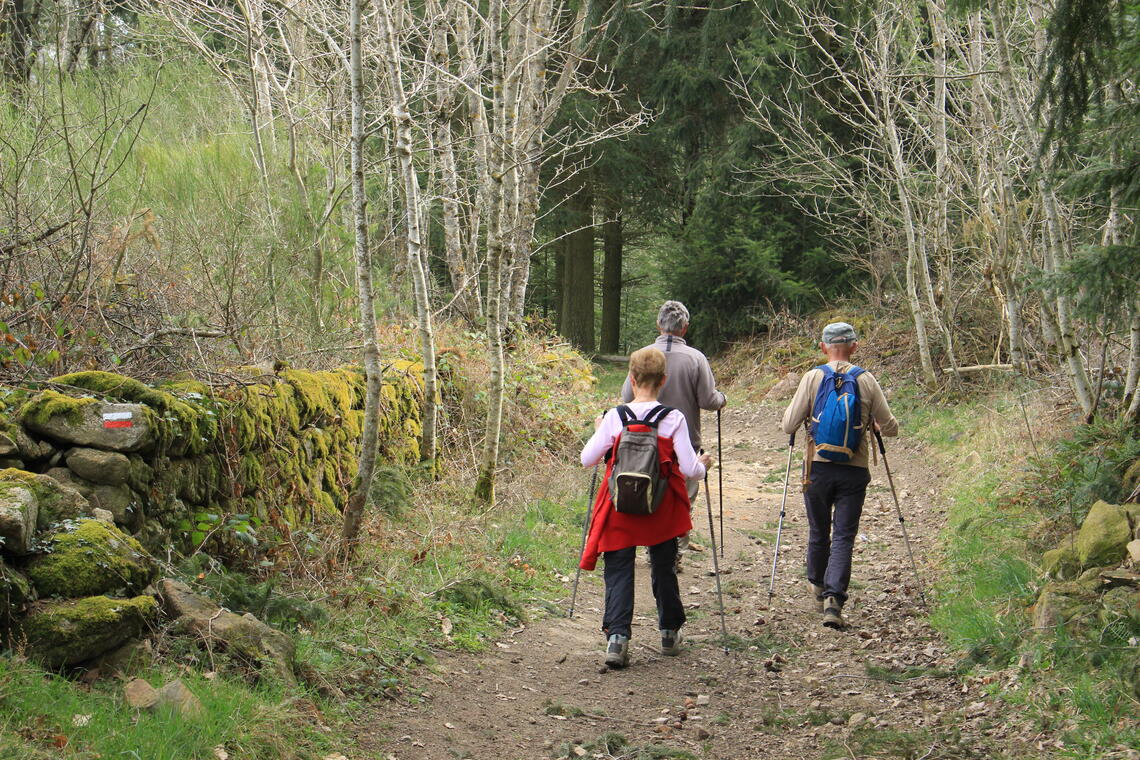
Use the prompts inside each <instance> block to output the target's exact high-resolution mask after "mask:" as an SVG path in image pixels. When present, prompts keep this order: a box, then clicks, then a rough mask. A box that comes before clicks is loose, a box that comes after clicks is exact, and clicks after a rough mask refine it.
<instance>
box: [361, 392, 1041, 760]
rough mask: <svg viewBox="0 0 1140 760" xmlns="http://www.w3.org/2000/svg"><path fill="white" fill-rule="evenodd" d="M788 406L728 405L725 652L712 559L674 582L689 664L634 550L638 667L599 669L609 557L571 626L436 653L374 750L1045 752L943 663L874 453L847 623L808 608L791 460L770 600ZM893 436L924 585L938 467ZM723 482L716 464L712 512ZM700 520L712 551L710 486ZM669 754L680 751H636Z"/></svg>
mask: <svg viewBox="0 0 1140 760" xmlns="http://www.w3.org/2000/svg"><path fill="white" fill-rule="evenodd" d="M780 412H781V408H778V407H777V406H774V405H752V406H747V407H743V408H734V409H729V410H726V411H725V414H724V418H723V423H724V429H723V438H724V463H725V473H724V476H725V477H724V481H725V492H724V519H725V547H724V548H725V551H724V559H723V560H722V561H721V576H722V584H723V588H724V593H725V597H724V598H725V606H726V611H727V615H728V631H729V635H730V637H731V641H732V649H731V651H730V653H729V654H728V655H727V656H726V655H725V654H724V653H723V651H722V649H721V634H720V621H719V618H718V615H717V609H718V608H717V598H716V586H715V578H714V577H713V575H712V558H711V554H710V552H709V551H704V552H702V553H697V554H690V555H689V556H688V557H687V558H686V560H687V562H686V566H685V568H684V571H683V573H682V575H681V593H682V597H683V599H684V601H685V604H686V608H687V610H688V612H689V622H688V624H687V625H686V628H685V634H686V645H687V649H686V651H685V652H684V653H683V654H682V655H681V656H680V657H676V658H672V657H665V656H663V655H661V654H660V651H659V643H660V641H659V639H658V636H657V631H656V618H655V613H654V607H653V597H652V594H651V593H650V591H649V585H648V577H649V572H648V567H647V566H646V565H645V564H644V562H643V560H641V559H640V558H639V560H638V567H637V575H638V589H637V608H636V615H635V619H634V631H633V638H632V642H631V644H632V654H633V661H632V664H631V666H630V667H629V668H627V669H625V670H622V671H605V669H604V668H602V667H601V659H602V648H603V643H604V642H603V638H602V634H601V632H600V630H599V628H600V624H601V622H600V621H601V611H600V610H601V606H602V584H601V563H599V570H598V571H597V572H595V573H584V574H583V582H582V585H581V587H580V588H579V597H578V610H579V612H576V613H575V616H574V619H572V620H566V619H565V618H550V619H543V620H538V621H536V622H534V623H532V624H530V625H528V626H526V627H525V628H522V629H520V630H516V631H513V632H509V633H508V634H505V635H504V637H503V638H502V639H501V640H500V641H499V642H497V644H496V646H495V647H494V648H493V649H492V650H491V651H490V652H487V653H485V654H483V655H480V656H477V657H476V656H471V655H463V654H450V653H445V654H442V655H441V656H440V659H439V663H438V669H437V672H436V673H435V674H433V675H426V676H425V679H426V680H425V687H426V688H427V689H428V691H429V692H430V695H431V696H430V698H429V699H428V700H426V701H425V702H423V703H415V704H409V703H402V702H392V703H387V704H386V705H384V706H382V707H380V709H379V710H378V711H377V712H375V713H372V714H370V715H368V716H366V717H363V716H362V719H361V724H360V725H359V731H360V734H359V736H360V738H361V741H362V743H363V744H364V745H365V746H366V747H367V748H369V749H371V750H373V751H374V752H375V753H376V756H377V757H382V758H396V759H397V760H411V759H412V758H417V759H418V758H427V759H428V760H437V759H439V760H449V759H451V758H472V759H473V760H524V759H525V760H538V759H539V758H557V757H562V756H566V755H567V752H569V757H572V758H573V757H599V758H609V757H619V756H622V755H623V754H624V755H626V756H637V755H633V754H632V753H633V751H634V749H635V748H637V747H645V746H648V745H656V746H658V747H663V748H673V749H677V750H686V751H687V752H689V753H691V756H692V757H698V758H720V759H723V760H736V759H738V758H739V759H740V760H744V759H745V758H756V757H766V758H819V757H852V758H856V757H857V758H863V757H883V758H886V757H903V758H967V757H977V758H990V757H998V756H1001V755H1005V754H1007V753H1008V754H1009V755H1010V756H1017V757H1036V756H1042V754H1043V753H1042V750H1041V747H1042V745H1041V744H1039V743H1038V741H1033V742H1032V743H1031V744H1027V743H1026V742H1025V736H1024V732H1023V731H1016V730H1015V729H1014V728H1012V726H1011V723H1012V722H1013V721H1012V719H1011V716H1009V715H1006V714H1003V708H1002V707H1001V706H1000V704H996V703H994V702H991V701H990V700H989V699H988V698H986V696H985V689H986V684H985V683H982V681H981V679H974V680H973V681H970V680H967V681H966V682H963V681H961V680H959V679H956V678H953V677H948V675H947V674H946V671H948V670H950V669H951V668H952V667H953V665H954V660H955V655H953V654H952V653H949V652H948V651H947V648H946V645H945V643H944V642H943V641H942V640H941V639H940V637H939V636H938V634H937V633H936V632H934V631H933V630H932V629H931V627H930V626H929V625H928V624H927V622H926V618H925V615H924V613H923V611H922V609H921V607H920V606H919V604H918V595H917V593H916V590H915V584H914V576H913V573H912V572H911V569H910V565H909V560H908V559H907V555H906V549H905V546H904V544H903V541H902V536H901V533H900V531H899V525H898V520H897V517H896V515H895V511H894V505H893V502H892V501H891V495H890V491H889V489H888V487H887V480H886V474H885V471H884V470H883V468H882V465H881V464H880V465H879V467H877V468H873V477H874V480H873V481H872V484H871V487H870V489H869V491H868V497H867V503H866V506H865V508H864V514H863V520H862V523H861V526H860V530H861V532H860V535H859V537H858V539H857V541H856V547H855V560H854V570H853V573H852V581H853V582H852V590H851V600H850V601H849V603H848V606H847V608H846V610H845V614H846V615H847V617H848V620H849V623H850V626H849V628H848V629H847V630H845V631H842V632H837V631H833V630H830V629H827V628H824V627H822V626H821V625H820V624H819V616H818V615H817V614H816V613H814V612H812V611H810V610H809V604H808V601H807V595H806V594H805V593H804V586H805V583H804V581H803V580H802V567H803V554H804V546H805V543H806V538H807V525H806V520H805V518H804V517H803V515H802V512H803V508H802V502H801V497H800V493H799V489H798V488H797V487H795V477H796V470H797V468H798V465H797V466H793V476H792V477H793V484H792V487H791V488H790V489H789V495H788V512H787V515H788V516H787V519H786V521H785V524H784V532H783V538H782V541H781V549H780V559H779V570H778V573H777V583H776V595H775V598H774V599H773V602H772V605H771V608H770V609H769V608H768V606H767V604H766V602H767V589H768V583H769V569H770V567H771V562H772V541H773V540H774V536H775V524H776V519H777V517H778V515H779V504H780V496H781V493H782V489H783V477H784V470H785V466H786V463H787V456H786V452H787V438H786V437H785V436H783V435H782V434H781V433H780V432H779V430H778V427H777V423H778V419H779V414H780ZM715 425H716V421H715V417H712V416H711V415H706V418H705V420H704V429H705V431H710V432H711V434H710V432H706V433H705V436H706V439H710V440H713V441H714V444H715V440H714V439H713V436H714V435H715V432H714V431H715V429H716V428H715ZM888 443H893V445H891V446H890V448H888V455H889V457H890V462H891V467H892V472H893V473H894V476H895V485H896V488H897V489H898V493H899V497H900V500H901V502H902V506H903V510H904V513H905V514H906V515H907V529H908V531H909V533H910V537H911V542H912V545H913V546H914V550H915V555H916V558H917V560H918V564H919V570H920V572H921V573H922V574H923V576H924V577H923V580H924V581H925V582H926V583H927V584H929V583H930V582H931V581H932V580H933V578H932V577H931V575H930V573H931V571H930V569H929V566H928V564H927V562H926V555H927V553H928V551H929V550H930V549H931V547H932V546H933V543H934V541H935V539H936V536H937V533H938V531H939V530H940V529H941V527H942V526H943V524H944V522H945V511H944V508H943V507H942V502H941V496H940V493H939V476H938V474H937V473H936V472H935V471H934V470H933V468H931V467H930V466H929V465H927V464H926V463H925V462H924V460H923V457H922V455H921V454H922V452H921V451H920V450H919V449H918V448H916V445H915V444H913V443H908V442H907V441H906V440H905V438H904V439H902V440H900V441H896V442H888ZM714 479H715V472H714V474H713V475H712V476H710V483H711V484H712V507H713V511H714V514H715V513H716V511H717V498H716V486H715V482H713V481H714ZM583 482H584V483H585V482H588V481H587V480H586V479H585V478H583ZM694 523H695V524H697V525H698V526H699V538H700V540H701V543H703V544H705V545H707V544H708V541H707V533H708V518H707V515H706V509H705V501H704V496H703V493H702V496H701V498H700V502H699V507H698V509H697V510H696V511H695V512H694ZM568 596H569V587H568V588H567V597H568ZM686 704H688V706H687V707H686ZM559 713H561V714H559ZM678 726H679V727H678ZM607 733H614V734H620V735H621V736H622V737H624V739H625V740H626V741H628V742H629V746H627V747H626V748H625V749H624V750H623V751H613V752H605V751H603V750H602V749H600V748H599V745H598V744H597V740H598V739H599V737H601V736H603V735H604V734H607ZM1036 738H1037V739H1040V738H1041V737H1036ZM583 745H585V746H584V747H583ZM576 748H580V749H576ZM664 756H673V755H654V754H648V755H641V756H640V757H664Z"/></svg>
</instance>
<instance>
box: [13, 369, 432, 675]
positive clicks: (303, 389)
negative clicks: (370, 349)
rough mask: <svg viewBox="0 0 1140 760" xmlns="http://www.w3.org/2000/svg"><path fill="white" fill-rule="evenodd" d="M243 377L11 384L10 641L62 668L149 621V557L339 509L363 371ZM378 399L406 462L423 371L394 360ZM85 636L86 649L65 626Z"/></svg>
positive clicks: (354, 452)
mask: <svg viewBox="0 0 1140 760" xmlns="http://www.w3.org/2000/svg"><path fill="white" fill-rule="evenodd" d="M242 374H245V375H247V376H248V379H247V380H246V381H244V382H240V381H239V382H234V383H232V384H230V385H226V386H223V387H217V386H215V387H207V386H205V385H203V384H201V383H196V382H175V383H168V384H165V385H161V386H156V387H151V386H148V385H145V384H143V383H140V382H138V381H137V380H133V379H131V378H127V377H123V376H121V375H116V374H112V373H107V372H79V373H74V374H69V375H63V376H61V377H57V378H54V379H53V380H52V381H51V383H50V384H49V386H50V387H48V388H46V389H44V390H40V391H29V390H27V389H22V388H9V387H3V386H0V635H3V637H4V638H5V639H6V643H8V644H11V643H12V642H13V641H15V640H17V639H19V640H21V641H23V642H24V644H25V645H27V646H28V647H29V649H30V650H32V651H33V652H35V651H37V647H38V649H39V654H40V656H41V659H43V660H44V661H45V662H47V663H48V664H51V665H54V666H60V665H72V664H75V663H77V662H81V661H84V660H86V659H89V658H90V657H94V656H96V655H97V654H99V653H100V652H99V651H96V650H101V651H105V650H106V649H110V648H112V647H113V646H118V645H119V644H121V643H122V642H123V641H124V640H126V639H128V638H130V637H131V636H133V635H135V634H137V633H138V631H139V630H141V628H142V627H144V626H145V625H146V624H147V623H148V621H150V620H151V619H152V618H153V616H154V614H155V612H156V607H155V605H154V603H153V599H152V598H151V597H150V596H149V595H144V596H138V595H139V594H140V593H143V591H144V589H145V588H146V587H147V586H148V584H150V583H151V582H152V581H153V580H154V577H155V574H156V573H157V565H156V564H155V563H154V560H153V558H152V557H151V555H152V554H155V555H160V556H166V554H167V550H168V549H169V548H171V547H173V548H175V549H186V548H193V546H195V545H196V544H197V543H198V542H200V541H201V540H202V538H203V535H204V534H206V533H208V532H210V531H211V530H213V529H214V528H216V527H221V526H224V525H225V524H226V520H227V519H229V518H230V517H233V516H235V515H238V516H241V517H242V518H243V519H242V521H241V524H243V525H245V526H246V527H247V528H248V527H249V526H250V525H254V526H267V529H274V530H276V531H277V532H279V533H287V532H288V531H290V530H293V529H296V528H298V527H300V526H302V525H304V524H307V523H310V522H313V521H318V520H322V519H336V518H337V517H338V516H339V511H340V509H341V508H342V507H343V505H344V504H345V502H346V500H347V498H348V491H349V488H350V487H351V485H352V481H353V478H355V476H356V473H357V466H358V459H359V453H360V448H359V447H360V437H361V431H362V427H363V418H364V394H365V381H364V375H363V372H362V371H361V370H360V369H359V368H356V367H343V368H340V369H336V370H331V371H316V372H309V371H303V370H295V369H285V370H282V371H279V372H277V373H275V374H274V375H271V376H265V375H260V374H257V373H255V372H253V371H249V372H245V373H242ZM382 397H383V402H382V411H381V420H380V427H381V432H380V459H381V460H382V462H383V463H386V464H391V465H396V466H411V465H413V464H415V463H416V462H417V461H418V460H419V437H420V430H421V428H420V413H421V407H422V400H423V380H422V365H419V364H416V363H413V362H410V361H395V362H391V363H390V364H389V365H388V366H387V368H386V371H385V375H384V383H383V387H382ZM235 535H237V533H235ZM237 537H238V538H240V537H241V536H240V535H237ZM87 629H90V631H88V633H86V634H84V635H83V636H81V637H79V638H81V639H83V640H84V641H86V642H87V644H89V645H90V646H88V645H81V644H79V643H77V638H76V637H75V636H69V635H65V632H66V631H68V630H70V631H84V630H87ZM112 629H114V630H112ZM96 632H98V633H99V635H95V634H96Z"/></svg>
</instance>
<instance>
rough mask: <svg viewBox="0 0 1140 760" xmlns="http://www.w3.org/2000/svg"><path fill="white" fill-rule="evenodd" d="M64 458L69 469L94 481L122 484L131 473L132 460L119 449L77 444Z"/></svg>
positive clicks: (110, 484) (85, 478)
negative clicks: (118, 450)
mask: <svg viewBox="0 0 1140 760" xmlns="http://www.w3.org/2000/svg"><path fill="white" fill-rule="evenodd" d="M64 460H65V461H66V462H67V467H68V469H69V470H71V471H72V472H74V473H75V474H76V475H78V476H79V477H81V478H83V479H84V480H90V481H91V482H92V483H102V484H103V485H108V486H117V485H122V484H123V483H126V482H127V479H128V478H129V477H130V475H131V460H130V459H128V458H127V455H126V454H120V453H119V452H117V451H103V450H101V449H90V448H86V447H83V446H77V447H75V448H72V449H69V450H68V451H67V453H66V454H65V455H64Z"/></svg>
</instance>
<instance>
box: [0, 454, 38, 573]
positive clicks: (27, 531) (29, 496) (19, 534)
mask: <svg viewBox="0 0 1140 760" xmlns="http://www.w3.org/2000/svg"><path fill="white" fill-rule="evenodd" d="M5 472H7V470H5ZM39 514H40V507H39V500H38V499H36V495H35V494H34V493H32V489H31V488H28V487H26V486H24V485H20V484H16V483H4V482H0V539H2V541H0V548H3V550H4V551H6V552H8V553H10V554H15V555H18V556H24V555H26V554H29V553H30V552H31V551H32V539H33V538H34V537H35V535H36V523H37V522H38V520H39Z"/></svg>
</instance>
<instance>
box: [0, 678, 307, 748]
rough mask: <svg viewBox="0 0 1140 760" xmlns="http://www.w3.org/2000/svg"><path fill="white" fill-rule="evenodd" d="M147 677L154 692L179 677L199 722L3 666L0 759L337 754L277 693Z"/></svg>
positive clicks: (222, 682)
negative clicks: (194, 700) (197, 707)
mask: <svg viewBox="0 0 1140 760" xmlns="http://www.w3.org/2000/svg"><path fill="white" fill-rule="evenodd" d="M141 677H143V678H146V679H147V680H148V681H150V683H151V684H152V685H154V686H156V687H157V686H161V685H162V684H163V683H164V682H165V681H169V680H172V679H174V678H176V677H181V678H182V680H183V682H184V683H185V684H186V685H187V686H188V687H189V688H190V690H191V691H193V692H194V693H195V695H197V696H198V697H199V699H200V700H201V702H202V713H201V715H200V716H198V717H193V718H184V717H182V716H181V715H179V714H178V713H176V712H172V711H161V712H156V713H150V712H147V711H141V712H140V711H138V710H134V709H132V708H130V707H129V706H127V705H126V704H125V703H124V701H123V698H122V684H120V683H119V682H116V681H101V682H98V683H96V684H94V685H92V686H85V685H82V684H78V683H76V682H75V681H72V680H69V679H67V678H63V677H60V676H57V675H52V674H45V673H44V672H43V671H42V670H40V669H39V668H37V667H35V666H33V665H30V664H28V663H24V662H21V661H19V660H16V659H10V658H7V657H4V658H0V757H4V758H7V759H9V760H47V759H48V758H76V759H80V758H82V759H84V760H86V759H87V758H134V759H135V760H143V759H144V758H145V760H187V759H188V758H219V757H222V756H224V755H225V754H228V755H229V756H231V757H242V758H265V759H266V760H270V759H271V758H274V759H275V758H281V759H282V760H292V758H307V757H313V756H317V757H319V756H321V755H320V753H321V752H322V751H324V750H326V749H328V747H329V740H328V738H327V737H326V736H325V735H324V734H323V733H322V732H321V731H319V729H318V727H317V725H316V723H315V721H314V720H313V718H312V717H311V716H307V715H304V714H302V712H301V711H300V710H299V709H298V704H299V703H298V702H294V701H290V700H288V699H286V698H285V695H284V694H283V693H282V692H280V691H278V690H273V689H256V688H253V687H250V686H248V685H246V684H244V683H241V682H240V681H235V680H232V679H229V678H225V677H215V678H214V679H212V680H208V679H206V678H204V677H202V676H200V675H196V674H193V673H187V672H174V671H171V670H169V669H165V670H160V669H154V670H150V671H147V672H144V673H143V674H141Z"/></svg>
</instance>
